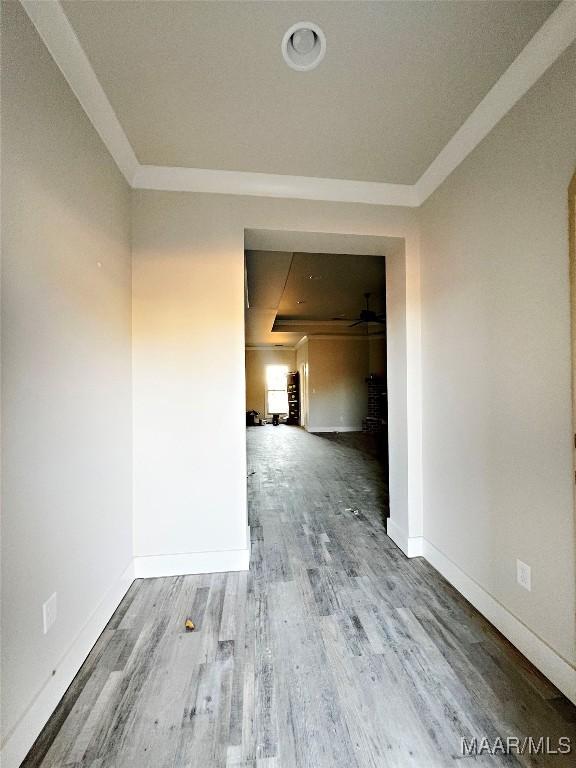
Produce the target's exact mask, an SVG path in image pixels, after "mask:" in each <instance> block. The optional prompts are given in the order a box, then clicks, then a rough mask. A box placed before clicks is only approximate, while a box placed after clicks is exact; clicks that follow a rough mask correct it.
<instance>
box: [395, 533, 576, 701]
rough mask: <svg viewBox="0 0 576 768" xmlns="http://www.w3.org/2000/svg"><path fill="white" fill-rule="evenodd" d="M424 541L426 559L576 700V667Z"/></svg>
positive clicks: (550, 678) (567, 694)
mask: <svg viewBox="0 0 576 768" xmlns="http://www.w3.org/2000/svg"><path fill="white" fill-rule="evenodd" d="M389 535H390V534H389ZM391 538H393V537H392V536H391ZM422 543H423V546H422V550H423V551H422V554H423V555H424V557H425V558H426V560H428V562H429V563H430V564H431V565H432V566H434V568H436V570H437V571H439V572H440V573H441V574H442V576H444V578H445V579H446V580H447V581H449V582H450V584H452V586H453V587H455V588H456V589H457V590H458V592H460V594H462V595H464V597H465V598H466V599H467V600H468V601H469V602H470V603H472V605H473V606H474V608H476V610H478V611H480V613H481V614H482V615H483V616H485V617H486V618H487V619H488V621H489V622H491V623H492V624H493V625H494V626H495V627H496V629H498V630H499V631H500V632H501V633H502V634H503V635H504V637H506V638H507V639H508V640H509V641H510V642H511V643H512V645H514V646H515V647H516V648H518V650H519V651H520V652H521V653H523V654H524V656H526V658H527V659H529V661H531V662H532V664H534V666H535V667H536V668H537V669H539V670H540V672H542V674H543V675H545V676H546V677H547V678H548V679H549V680H550V681H551V682H552V683H554V685H555V686H556V687H557V688H559V689H560V690H561V691H562V693H563V694H564V695H565V696H566V697H567V698H568V699H570V701H571V702H573V703H574V704H576V669H575V668H574V667H573V666H572V665H571V664H569V663H568V662H567V661H566V660H565V659H563V658H562V657H561V656H559V655H558V654H557V653H556V651H554V650H553V649H552V648H551V647H550V646H549V645H548V644H547V643H545V642H544V641H543V640H542V639H541V638H539V637H538V635H536V634H534V632H532V630H531V629H529V628H528V627H527V626H526V625H525V624H523V623H522V622H521V621H520V620H519V619H517V618H516V617H515V616H514V615H513V614H512V613H510V611H508V609H507V608H505V607H504V606H503V605H502V604H501V603H499V602H498V601H497V600H495V599H494V598H493V597H492V596H491V595H490V594H489V593H488V592H486V591H485V590H484V589H483V588H482V587H481V586H480V585H479V584H477V583H476V582H475V581H474V580H473V579H471V578H470V577H469V576H467V575H466V574H465V573H464V571H462V570H461V569H460V568H459V567H458V566H457V565H456V564H455V563H454V562H452V560H450V559H449V558H448V557H446V555H444V554H443V553H442V552H441V551H440V550H439V549H437V548H436V547H435V546H434V545H433V544H431V543H430V542H429V541H427V540H426V539H423V540H422Z"/></svg>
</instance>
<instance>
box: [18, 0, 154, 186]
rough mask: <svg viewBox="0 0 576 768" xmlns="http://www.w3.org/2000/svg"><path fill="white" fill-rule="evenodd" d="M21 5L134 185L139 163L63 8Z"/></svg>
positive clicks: (27, 0) (33, 1)
mask: <svg viewBox="0 0 576 768" xmlns="http://www.w3.org/2000/svg"><path fill="white" fill-rule="evenodd" d="M20 2H21V3H22V7H23V8H24V10H25V11H26V13H27V14H28V16H29V17H30V20H31V21H32V23H33V24H34V26H35V27H36V29H37V31H38V34H39V35H40V37H41V38H42V40H43V41H44V44H45V46H46V48H47V49H48V51H49V53H50V55H51V56H52V58H53V59H54V61H55V62H56V64H57V65H58V67H59V68H60V71H61V72H62V74H63V75H64V77H65V78H66V80H67V82H68V85H69V86H70V88H71V89H72V91H73V93H74V95H75V96H76V98H77V99H78V101H79V102H80V105H81V106H82V109H83V110H84V112H85V113H86V115H87V116H88V119H89V120H90V122H91V123H92V125H93V126H94V128H95V129H96V131H97V132H98V134H99V136H100V138H101V139H102V141H103V142H104V145H105V146H106V148H107V149H108V151H109V152H110V154H111V155H112V158H113V159H114V162H115V163H116V165H117V166H118V168H119V169H120V171H121V173H122V174H123V175H124V177H125V179H126V181H127V182H128V184H130V185H131V184H132V179H133V178H134V173H135V172H136V169H137V168H138V165H139V163H138V159H137V157H136V155H135V154H134V150H133V149H132V145H131V144H130V142H129V141H128V137H127V136H126V134H125V133H124V129H123V128H122V126H121V125H120V122H119V121H118V118H117V117H116V113H115V112H114V110H113V109H112V105H111V104H110V102H109V101H108V97H107V96H106V94H105V93H104V89H103V88H102V86H101V85H100V81H99V80H98V78H97V77H96V74H95V72H94V70H93V69H92V65H91V64H90V61H89V60H88V57H87V56H86V54H85V53H84V49H83V48H82V46H81V45H80V41H79V40H78V38H77V37H76V33H75V32H74V30H73V29H72V25H71V24H70V22H69V21H68V17H67V16H66V14H65V13H64V11H63V10H62V6H61V5H60V3H59V2H58V1H57V0H53V1H52V2H38V0H20Z"/></svg>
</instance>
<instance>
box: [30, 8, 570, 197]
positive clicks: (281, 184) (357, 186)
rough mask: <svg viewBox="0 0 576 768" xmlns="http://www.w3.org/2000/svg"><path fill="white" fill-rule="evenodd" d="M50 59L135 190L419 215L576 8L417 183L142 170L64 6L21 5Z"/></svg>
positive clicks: (524, 85) (537, 39)
mask: <svg viewBox="0 0 576 768" xmlns="http://www.w3.org/2000/svg"><path fill="white" fill-rule="evenodd" d="M20 2H21V4H22V6H23V8H24V10H25V11H26V13H27V14H28V16H29V17H30V19H31V21H32V23H33V24H34V26H35V27H36V29H37V30H38V33H39V34H40V37H41V38H42V40H43V41H44V43H45V45H46V47H47V48H48V51H49V52H50V54H51V56H52V58H53V59H54V61H55V62H56V64H57V65H58V67H59V68H60V70H61V71H62V74H63V75H64V77H65V78H66V80H67V82H68V84H69V85H70V87H71V89H72V91H73V92H74V94H75V95H76V97H77V99H78V101H79V102H80V104H81V106H82V108H83V109H84V111H85V112H86V114H87V116H88V118H89V119H90V121H91V122H92V124H93V126H94V128H95V129H96V131H97V132H98V134H99V135H100V138H101V139H102V141H103V142H104V144H105V145H106V147H107V148H108V151H109V152H110V154H111V155H112V157H113V159H114V161H115V162H116V164H117V166H118V168H119V169H120V171H121V172H122V173H123V175H124V177H125V178H126V180H127V182H128V183H129V184H130V186H131V187H133V188H134V189H147V190H159V191H172V192H201V193H215V194H228V195H250V196H257V197H279V198H293V199H300V200H323V201H329V202H341V203H365V204H370V205H392V206H403V207H409V208H416V207H418V206H420V205H422V203H424V202H425V200H426V199H427V198H428V197H429V196H430V195H431V194H432V193H433V192H434V191H435V190H436V189H437V188H438V187H439V186H440V184H442V182H443V181H444V180H445V179H446V178H447V177H448V176H449V175H450V174H451V173H452V171H454V170H455V169H456V168H457V167H458V166H459V165H460V163H461V162H462V161H463V160H464V159H465V158H466V157H467V156H468V155H469V154H470V153H471V152H472V150H473V149H475V147H477V146H478V144H480V142H481V141H482V140H483V139H484V138H485V137H486V136H487V135H488V134H489V133H490V131H491V130H492V129H493V128H494V127H495V126H496V125H497V124H498V122H499V121H500V120H501V119H502V118H503V117H504V115H505V114H506V113H507V112H509V111H510V109H512V107H513V106H514V105H515V104H516V103H517V101H518V100H519V99H520V98H521V97H522V96H523V95H524V94H525V93H526V92H527V91H528V90H529V89H530V88H531V87H532V85H534V83H535V82H536V81H537V80H538V79H539V78H540V77H541V76H542V75H543V74H544V72H545V71H546V70H547V69H548V68H549V67H550V66H551V65H552V64H553V63H554V62H555V61H556V59H557V58H558V57H559V56H560V55H561V54H562V53H563V52H564V51H565V50H566V48H567V47H568V46H569V45H570V44H571V43H572V42H573V41H574V40H575V39H576V2H575V1H574V0H562V2H561V3H560V5H559V6H558V7H557V8H556V9H555V10H554V11H553V12H552V13H551V14H550V16H549V17H548V19H547V20H546V21H545V22H544V24H543V25H542V26H541V27H540V29H539V30H538V31H537V32H536V34H535V35H534V36H533V37H532V39H531V40H530V41H529V42H528V43H527V45H526V46H525V47H524V49H523V50H522V51H521V52H520V53H519V55H518V56H517V57H516V59H515V60H514V61H513V62H512V64H511V65H510V66H509V67H508V69H507V70H506V71H505V72H504V74H503V75H502V76H501V77H500V79H499V80H498V81H497V82H496V83H495V85H494V86H493V87H492V88H491V89H490V91H489V92H488V93H487V94H486V96H485V97H484V98H483V99H482V101H481V102H480V103H479V104H478V106H477V107H476V108H475V109H474V111H473V112H472V113H471V114H470V115H469V117H468V118H467V119H466V120H465V122H464V123H463V124H462V126H461V127H460V128H459V129H458V131H457V132H456V133H455V134H454V136H453V137H452V138H451V139H450V141H449V142H448V143H447V144H446V146H445V147H444V148H443V149H442V150H441V151H440V153H439V154H438V156H437V157H436V158H435V160H433V161H432V163H431V164H430V166H429V167H428V169H427V170H426V171H425V172H424V173H423V174H422V176H421V177H420V179H419V180H418V181H417V182H416V183H415V184H388V183H384V182H373V181H353V180H350V179H322V178H315V177H311V176H284V175H280V174H270V173H250V172H245V171H221V170H211V169H204V168H174V167H168V166H155V165H140V163H139V162H138V159H137V157H136V154H135V152H134V150H133V148H132V146H131V144H130V142H129V140H128V137H127V136H126V134H125V133H124V130H123V128H122V126H121V125H120V122H119V120H118V118H117V117H116V114H115V112H114V110H113V109H112V105H111V104H110V102H109V101H108V98H107V96H106V94H105V93H104V90H103V88H102V86H101V85H100V82H99V81H98V78H97V77H96V74H95V72H94V70H93V69H92V66H91V64H90V62H89V60H88V57H87V56H86V54H85V53H84V50H83V48H82V46H81V44H80V41H79V40H78V38H77V36H76V33H75V32H74V29H73V28H72V26H71V24H70V22H69V21H68V18H67V17H66V14H65V13H64V11H63V9H62V6H61V5H60V2H59V0H49V1H48V0H43V1H41V0H20Z"/></svg>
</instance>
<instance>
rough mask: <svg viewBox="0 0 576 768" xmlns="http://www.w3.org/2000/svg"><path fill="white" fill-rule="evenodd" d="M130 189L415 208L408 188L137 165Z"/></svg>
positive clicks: (413, 191)
mask: <svg viewBox="0 0 576 768" xmlns="http://www.w3.org/2000/svg"><path fill="white" fill-rule="evenodd" d="M132 186H133V187H134V188H135V189H155V190H163V191H172V192H213V193H219V194H226V195H255V196H256V197H290V198H295V199H299V200H327V201H331V202H337V203H368V204H371V205H400V206H404V207H410V208H414V207H417V206H418V205H419V201H418V197H417V192H416V189H415V187H414V186H413V185H410V184H384V183H380V182H376V181H351V180H349V179H320V178H315V177H312V176H285V175H280V174H274V173H249V172H247V171H216V170H210V169H207V168H171V167H166V166H158V165H141V166H139V168H138V169H137V170H136V173H135V176H134V179H133V182H132Z"/></svg>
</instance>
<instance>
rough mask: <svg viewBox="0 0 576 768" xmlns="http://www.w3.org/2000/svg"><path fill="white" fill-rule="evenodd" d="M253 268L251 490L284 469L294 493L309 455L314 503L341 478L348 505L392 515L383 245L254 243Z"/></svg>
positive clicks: (249, 319)
mask: <svg viewBox="0 0 576 768" xmlns="http://www.w3.org/2000/svg"><path fill="white" fill-rule="evenodd" d="M245 277H246V309H245V333H246V424H247V428H248V436H247V461H248V486H249V499H250V485H251V484H254V483H255V482H258V480H255V479H254V475H255V474H257V475H258V476H259V480H260V481H262V480H263V479H264V478H265V479H266V482H268V483H270V484H273V483H274V478H275V477H278V476H279V473H280V472H281V471H282V472H283V482H284V485H285V487H286V489H287V490H286V497H287V501H286V503H289V498H290V489H291V488H292V487H294V486H295V485H297V484H299V483H302V482H303V478H304V477H308V475H307V466H308V465H309V464H310V463H311V464H312V465H314V466H316V468H317V471H316V473H315V474H314V475H313V480H309V483H308V485H307V487H306V488H304V489H303V490H304V491H305V492H306V494H307V497H306V503H307V504H309V505H310V508H311V509H314V508H317V509H319V508H320V507H321V505H322V504H323V503H324V502H325V500H326V499H327V498H329V497H331V495H332V493H331V492H330V491H328V492H327V489H326V485H327V484H330V486H331V488H332V489H333V488H334V486H335V485H336V486H337V487H340V492H339V493H338V494H336V495H339V496H342V498H341V499H337V500H336V504H337V505H338V511H339V513H341V514H353V515H366V516H368V517H373V518H374V519H376V520H378V521H379V524H380V525H382V522H383V523H384V525H386V521H387V518H388V516H389V490H388V489H389V450H388V376H387V360H388V356H387V351H388V350H387V302H386V287H387V286H386V255H385V254H378V253H376V254H366V253H352V254H350V253H331V252H320V253H318V252H309V251H287V250H278V251H274V250H271V249H268V250H261V249H246V252H245ZM291 428H295V431H291ZM304 457H305V458H304ZM302 461H305V462H306V467H304V466H303V465H302ZM352 467H354V477H348V472H349V471H350V470H351V468H352ZM343 477H347V478H348V479H347V480H346V481H345V482H344V483H343V484H342V482H343V481H342V478H343ZM276 492H277V491H276Z"/></svg>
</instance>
